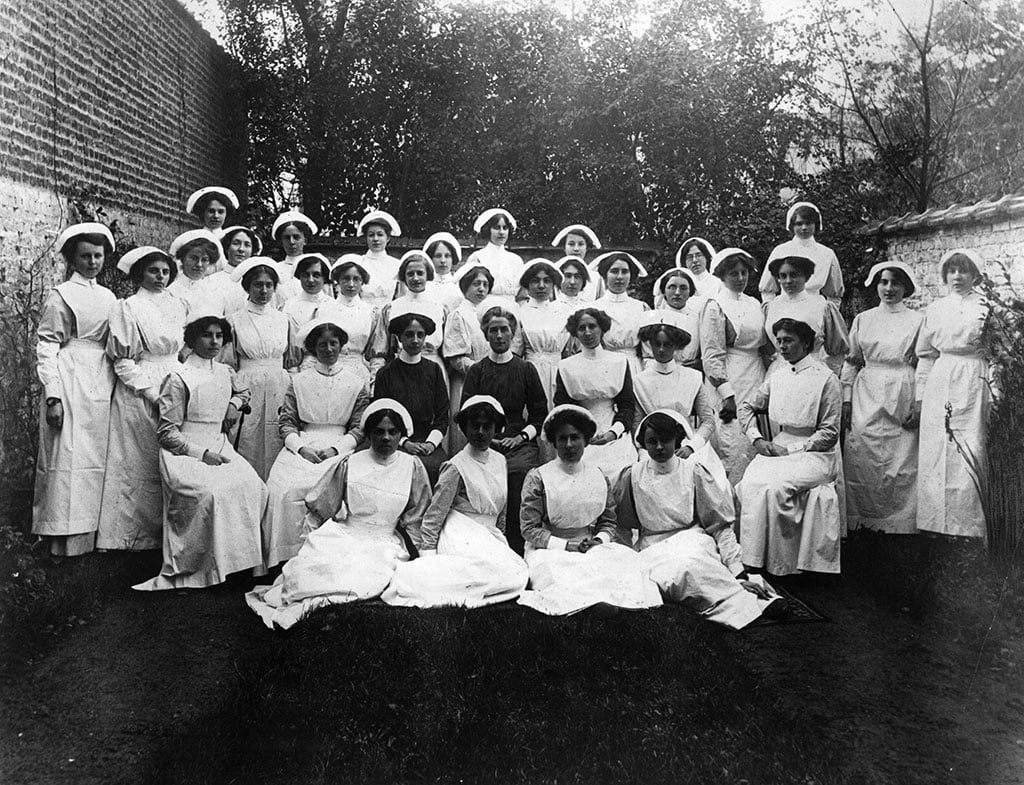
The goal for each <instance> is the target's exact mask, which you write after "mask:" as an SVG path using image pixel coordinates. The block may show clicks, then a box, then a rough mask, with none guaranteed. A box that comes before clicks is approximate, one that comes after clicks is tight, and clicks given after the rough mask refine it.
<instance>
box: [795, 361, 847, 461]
mask: <svg viewBox="0 0 1024 785" xmlns="http://www.w3.org/2000/svg"><path fill="white" fill-rule="evenodd" d="M842 402H843V393H842V390H841V389H840V386H839V380H838V379H837V378H836V377H835V374H829V375H828V378H827V379H826V380H825V386H824V388H823V389H822V391H821V400H820V401H819V402H818V427H817V428H816V429H815V430H814V433H812V434H811V435H810V436H808V437H807V442H806V443H805V444H804V449H805V450H806V451H807V452H827V451H828V450H831V449H832V448H833V447H835V446H836V443H837V442H838V441H839V425H840V421H841V419H842V409H843V406H842Z"/></svg>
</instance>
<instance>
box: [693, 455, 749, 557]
mask: <svg viewBox="0 0 1024 785" xmlns="http://www.w3.org/2000/svg"><path fill="white" fill-rule="evenodd" d="M693 489H694V501H693V505H694V512H695V513H696V514H697V520H698V521H700V525H701V526H702V527H703V529H704V530H705V531H706V532H707V533H708V534H710V535H711V536H712V537H714V538H715V542H716V543H717V545H718V555H719V556H720V557H721V559H722V563H723V564H724V565H725V566H726V567H728V568H729V572H731V573H732V574H733V575H739V574H740V573H741V572H743V560H742V558H741V555H740V546H739V543H738V542H737V541H736V534H735V533H734V531H733V526H734V524H735V523H736V503H735V501H734V500H733V493H732V487H731V486H728V485H727V486H725V487H723V486H722V484H721V483H718V482H716V481H715V478H714V477H713V476H712V474H711V472H709V471H708V470H707V468H705V467H704V466H702V465H701V464H696V465H695V466H694V467H693Z"/></svg>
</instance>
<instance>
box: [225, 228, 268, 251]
mask: <svg viewBox="0 0 1024 785" xmlns="http://www.w3.org/2000/svg"><path fill="white" fill-rule="evenodd" d="M235 232H245V233H246V234H247V235H249V239H250V240H252V251H253V256H259V255H260V254H262V253H263V241H262V240H261V239H260V236H259V235H258V234H256V230H255V229H250V228H249V227H248V226H229V227H227V228H226V229H222V230H221V235H220V237H221V239H222V240H223V239H224V238H225V237H230V236H231V235H233V234H234V233H235Z"/></svg>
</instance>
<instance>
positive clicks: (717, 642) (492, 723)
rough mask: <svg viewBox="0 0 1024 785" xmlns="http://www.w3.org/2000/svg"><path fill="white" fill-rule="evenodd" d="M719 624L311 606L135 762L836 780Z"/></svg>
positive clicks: (210, 769) (677, 612)
mask: <svg viewBox="0 0 1024 785" xmlns="http://www.w3.org/2000/svg"><path fill="white" fill-rule="evenodd" d="M731 635H732V634H731V633H728V632H725V631H722V630H720V629H718V628H716V627H714V626H713V625H710V624H707V623H706V622H703V621H701V620H700V619H698V618H697V617H696V616H695V615H693V614H692V613H690V612H688V611H685V610H682V609H661V610H660V611H659V612H657V613H652V612H626V611H615V610H613V609H609V608H603V607H599V608H595V609H592V610H590V611H586V612H584V613H582V614H579V615H577V616H574V617H571V618H568V619H559V618H548V617H544V616H541V615H539V614H535V613H533V612H531V611H527V610H525V609H521V608H518V607H508V608H499V609H494V610H491V611H489V612H481V611H475V612H465V611H457V610H446V611H431V612H424V611H421V610H409V611H405V610H396V609H393V608H387V607H382V606H373V605H369V606H356V607H348V608H344V607H341V608H329V609H325V610H322V611H319V612H318V613H317V614H315V615H314V616H313V617H311V618H310V619H309V620H308V621H307V622H306V623H305V624H303V625H300V626H299V627H297V628H295V629H294V630H293V631H292V632H291V633H288V634H277V635H275V636H274V637H273V641H272V643H270V645H268V647H267V650H266V652H265V654H264V655H263V656H261V657H260V658H258V659H257V660H255V661H253V664H252V666H251V667H249V668H247V669H245V670H243V671H240V672H239V673H238V674H237V677H238V678H237V687H236V689H235V691H234V695H233V697H232V699H231V700H230V701H229V702H228V703H227V704H226V705H225V706H224V707H223V709H222V710H221V711H220V712H218V713H216V714H214V715H211V716H209V717H207V718H206V719H205V720H204V721H203V722H202V723H201V724H200V725H199V726H198V727H195V728H193V729H191V730H190V731H189V732H187V733H184V734H182V735H181V736H179V737H178V738H176V739H174V740H173V742H172V743H171V744H170V745H169V746H168V747H167V748H166V751H165V754H164V755H163V756H161V758H159V759H158V760H157V761H155V764H154V770H153V771H152V773H151V775H150V776H149V777H148V778H147V779H148V780H149V781H152V782H161V783H184V782H208V783H228V782H246V783H260V782H267V783H271V782H273V783H276V782H289V783H319V782H324V783H327V782H358V783H378V782H380V783H385V782H390V783H397V782H460V781H465V782H481V783H519V782H522V783H547V782H550V783H554V782H585V783H601V782H637V783H657V782H666V783H670V782H671V783H680V782H716V783H717V782H730V783H733V782H739V781H741V780H743V779H745V778H749V779H750V780H751V781H759V782H764V781H771V782H794V783H807V782H816V783H829V782H840V781H845V780H839V779H836V778H835V777H832V776H830V775H828V774H827V772H828V771H829V770H830V768H832V767H831V765H830V764H831V759H830V757H829V753H828V751H827V750H824V749H817V748H816V747H815V746H814V745H807V744H806V743H805V739H807V738H811V737H812V736H813V731H814V729H813V728H812V727H810V726H809V723H808V722H807V721H804V720H802V719H801V717H799V716H787V715H785V714H783V710H782V709H780V708H778V706H777V703H776V702H775V701H773V700H772V699H771V697H770V696H765V695H762V694H761V693H760V691H759V685H758V683H757V681H756V680H755V679H754V678H753V677H752V676H751V675H750V674H749V673H748V672H747V671H745V670H741V669H739V668H737V667H736V666H735V664H730V665H728V666H726V665H724V664H723V663H734V658H733V657H732V656H730V653H729V651H730V642H729V640H730V637H731ZM781 728H785V733H780V729H781Z"/></svg>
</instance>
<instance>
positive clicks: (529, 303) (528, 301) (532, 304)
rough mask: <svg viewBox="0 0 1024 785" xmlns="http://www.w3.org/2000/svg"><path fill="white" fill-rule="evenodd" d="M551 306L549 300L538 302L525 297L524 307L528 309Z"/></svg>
mask: <svg viewBox="0 0 1024 785" xmlns="http://www.w3.org/2000/svg"><path fill="white" fill-rule="evenodd" d="M550 304H551V300H538V299H536V298H535V297H527V298H526V305H527V306H528V307H530V308H547V307H548V306H549V305H550Z"/></svg>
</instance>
